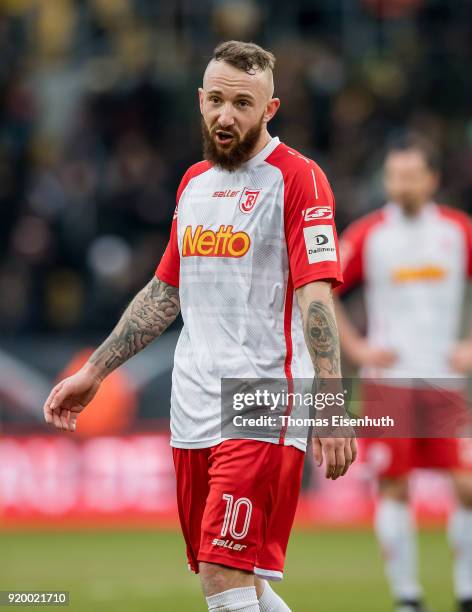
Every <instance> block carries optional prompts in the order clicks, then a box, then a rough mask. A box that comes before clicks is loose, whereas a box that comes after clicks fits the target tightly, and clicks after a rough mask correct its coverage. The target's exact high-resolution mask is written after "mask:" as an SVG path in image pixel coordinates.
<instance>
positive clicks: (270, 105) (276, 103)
mask: <svg viewBox="0 0 472 612" xmlns="http://www.w3.org/2000/svg"><path fill="white" fill-rule="evenodd" d="M279 107H280V100H279V98H272V99H271V100H269V101H268V102H267V105H266V109H265V113H264V121H265V122H266V123H269V121H270V120H271V119H272V117H274V115H275V114H276V112H277V111H278V110H279Z"/></svg>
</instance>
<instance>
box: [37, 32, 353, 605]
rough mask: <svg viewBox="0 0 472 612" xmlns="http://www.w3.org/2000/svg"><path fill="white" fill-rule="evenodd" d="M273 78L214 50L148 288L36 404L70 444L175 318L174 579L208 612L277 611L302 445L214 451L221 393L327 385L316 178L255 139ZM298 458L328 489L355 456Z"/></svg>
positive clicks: (345, 449) (328, 307) (310, 168)
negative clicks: (191, 581)
mask: <svg viewBox="0 0 472 612" xmlns="http://www.w3.org/2000/svg"><path fill="white" fill-rule="evenodd" d="M273 66H274V57H273V56H272V54H270V53H268V52H267V51H265V50H263V49H261V48H260V47H258V46H257V45H254V44H249V43H239V42H235V41H232V42H229V43H223V44H222V45H220V46H219V47H217V49H216V50H215V53H214V56H213V59H212V60H211V61H210V63H209V64H208V66H207V69H206V71H205V75H204V78H203V87H202V88H201V89H200V90H199V96H200V110H201V113H202V116H203V121H202V130H203V141H204V153H205V158H206V161H203V162H200V163H197V164H195V165H194V166H192V167H191V168H189V170H188V171H187V172H186V173H185V175H184V177H183V179H182V182H181V184H180V187H179V189H178V193H177V208H176V212H175V215H174V220H173V224H172V230H171V237H170V241H169V245H168V247H167V249H166V251H165V253H164V256H163V258H162V260H161V262H160V264H159V266H158V268H157V270H156V276H155V278H153V279H152V280H151V281H150V282H149V284H148V285H147V286H146V287H145V288H144V289H143V290H142V291H141V292H140V293H138V295H137V296H136V297H135V298H134V300H133V301H132V302H131V304H130V306H129V307H128V309H127V311H126V312H125V314H124V315H123V317H122V319H121V320H120V322H119V323H118V326H117V327H116V328H115V330H114V331H113V333H112V334H111V335H110V336H109V338H108V339H107V340H105V342H104V343H103V344H102V345H101V346H100V347H99V348H98V350H97V351H96V352H95V353H94V354H93V355H92V357H91V358H90V359H89V361H88V362H87V364H86V365H85V366H84V367H82V368H81V369H80V370H79V372H78V373H77V374H75V375H73V376H72V377H70V378H67V379H65V380H64V381H62V382H61V383H59V385H57V386H56V387H55V388H54V389H53V391H52V392H51V394H50V396H49V398H48V400H47V401H46V404H45V418H46V420H47V421H48V422H49V423H53V424H54V425H55V426H56V427H57V428H58V429H64V430H68V431H74V429H75V426H76V419H77V416H78V414H79V413H80V412H81V411H82V410H83V409H84V407H85V406H86V405H87V404H88V403H89V401H90V400H91V399H92V397H93V396H94V395H95V393H96V392H97V390H98V388H99V386H100V384H101V382H102V380H103V379H104V378H105V377H106V376H107V375H108V374H109V373H110V372H111V371H112V370H114V369H115V368H117V367H118V366H120V365H121V364H123V363H124V362H125V361H126V360H127V359H129V358H130V357H132V356H133V355H134V354H136V353H137V352H138V351H140V350H141V349H143V348H144V347H145V346H146V345H147V344H149V343H150V342H152V341H153V340H154V339H155V338H157V337H158V336H160V335H161V334H162V332H163V331H164V330H165V329H166V328H167V327H168V326H169V325H170V324H171V323H172V322H173V321H174V319H175V318H176V316H177V314H178V313H179V311H180V310H181V312H182V318H183V321H184V327H183V330H182V333H181V335H180V338H179V342H178V345H177V348H176V353H175V364H174V371H173V388H172V406H171V431H172V438H171V445H172V446H173V454H174V463H175V468H176V475H177V497H178V508H179V516H180V521H181V525H182V530H183V533H184V537H185V540H186V543H187V555H188V561H189V566H190V568H191V569H192V570H193V571H194V572H196V573H200V577H201V582H202V586H203V590H204V593H205V596H206V598H207V604H208V609H209V610H219V611H226V610H227V611H229V610H240V611H247V612H253V611H256V610H263V611H266V612H268V611H274V612H276V611H283V610H288V609H289V608H288V607H287V605H286V604H285V603H284V602H283V601H282V600H281V599H280V598H279V597H278V596H277V595H276V594H275V593H274V591H272V589H271V588H270V586H269V585H268V583H267V581H266V579H270V580H280V579H281V578H282V576H283V564H284V558H285V550H286V546H287V542H288V537H289V533H290V530H291V526H292V522H293V518H294V514H295V508H296V505H297V499H298V494H299V489H300V482H301V475H302V467H303V462H304V450H305V447H306V441H305V442H303V441H302V442H300V441H299V440H296V439H290V438H289V437H286V436H285V432H283V431H281V432H280V437H277V438H274V439H273V440H272V442H267V441H261V440H252V439H246V440H236V439H229V440H228V439H226V440H223V439H222V437H221V398H220V395H221V380H222V379H223V378H228V377H231V378H279V379H280V378H282V379H286V380H288V381H291V380H293V377H294V376H297V377H301V378H302V377H303V378H308V377H313V374H314V371H316V374H317V376H319V377H325V378H339V377H340V375H341V373H340V359H339V342H338V335H337V329H336V323H335V319H334V305H333V302H332V297H331V286H332V284H333V285H337V284H339V282H340V281H341V271H340V266H339V259H338V249H337V238H336V230H335V226H334V199H333V195H332V192H331V188H330V186H329V183H328V181H327V179H326V177H325V175H324V174H323V172H322V171H321V169H320V168H319V167H318V166H317V165H316V164H315V163H314V162H313V161H311V160H309V159H307V158H305V157H304V156H302V155H300V154H299V153H297V152H296V151H294V150H293V149H290V148H289V147H287V146H286V145H285V144H282V143H280V141H279V140H278V138H272V137H271V136H270V135H269V133H268V131H267V124H268V122H269V121H270V120H271V119H272V117H273V116H274V115H275V113H276V112H277V109H278V107H279V104H280V101H279V100H278V99H277V98H274V97H273V92H274V86H273V75H272V69H273ZM158 205H159V204H158V202H156V206H158ZM297 302H298V304H297ZM314 449H315V456H316V459H317V461H318V463H320V464H321V462H322V460H323V456H324V458H325V460H326V476H327V477H328V478H332V479H336V478H338V477H339V476H341V475H343V474H344V473H345V472H346V471H347V469H348V467H349V465H350V464H351V463H352V461H354V459H355V456H356V442H355V440H354V439H353V438H352V437H342V434H340V436H339V437H330V438H316V439H315V441H314Z"/></svg>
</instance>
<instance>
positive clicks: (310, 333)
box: [297, 281, 341, 380]
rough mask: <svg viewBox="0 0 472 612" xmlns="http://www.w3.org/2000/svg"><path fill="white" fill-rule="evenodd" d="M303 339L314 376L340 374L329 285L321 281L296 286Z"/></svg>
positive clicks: (320, 377)
mask: <svg viewBox="0 0 472 612" xmlns="http://www.w3.org/2000/svg"><path fill="white" fill-rule="evenodd" d="M297 298H298V303H299V305H300V309H301V312H302V318H303V333H304V335H305V342H306V345H307V347H308V351H309V353H310V356H311V360H312V362H313V367H314V368H315V374H316V377H317V378H319V379H321V380H322V379H324V378H339V377H340V376H341V359H340V350H339V337H338V329H337V326H336V318H335V315H334V304H333V297H332V293H331V285H330V284H329V283H326V282H323V281H320V282H315V283H309V284H308V285H304V286H303V287H300V289H298V290H297Z"/></svg>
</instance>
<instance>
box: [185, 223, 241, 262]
mask: <svg viewBox="0 0 472 612" xmlns="http://www.w3.org/2000/svg"><path fill="white" fill-rule="evenodd" d="M250 246H251V239H250V238H249V236H248V234H246V232H234V231H233V226H232V225H227V226H226V227H225V226H224V225H220V228H219V230H218V231H217V232H215V231H213V230H211V229H207V230H204V229H203V225H198V226H197V227H196V228H195V231H192V226H191V225H187V227H186V228H185V233H184V238H183V242H182V256H183V257H198V256H200V257H242V256H243V255H245V254H246V253H247V252H248V251H249V247H250Z"/></svg>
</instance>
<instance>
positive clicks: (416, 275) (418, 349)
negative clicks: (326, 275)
mask: <svg viewBox="0 0 472 612" xmlns="http://www.w3.org/2000/svg"><path fill="white" fill-rule="evenodd" d="M341 259H342V264H343V275H344V284H343V286H342V287H340V289H339V291H340V292H341V293H342V292H346V291H349V290H350V289H352V288H354V287H355V286H357V285H360V284H363V285H364V290H365V291H364V293H365V303H366V310H367V322H368V331H367V334H368V338H369V340H370V342H371V343H372V344H374V345H376V346H378V347H381V348H387V349H390V350H393V351H394V352H395V354H396V355H397V361H396V362H395V364H394V365H393V366H392V367H391V368H388V369H384V370H382V371H380V370H375V371H373V370H371V369H370V370H368V371H365V372H364V375H366V376H372V377H389V378H390V377H393V378H399V379H407V378H412V377H415V378H437V379H441V378H450V377H451V376H454V372H453V371H452V370H451V368H450V365H449V356H450V354H451V348H452V345H453V344H454V342H455V341H456V340H457V337H458V334H459V332H460V324H461V314H462V309H463V303H464V291H465V287H466V282H467V279H471V278H472V222H471V219H470V218H469V217H468V216H467V215H466V214H465V213H463V212H461V211H459V210H455V209H453V208H449V207H447V206H440V205H438V204H434V203H430V204H427V205H426V206H425V207H424V208H423V209H422V211H421V212H420V213H419V214H418V215H417V216H415V217H412V218H409V217H406V216H405V215H404V214H403V213H402V210H401V208H400V206H398V205H397V204H395V203H393V202H391V203H388V204H386V205H385V206H384V207H382V208H381V209H380V210H377V211H375V212H373V213H371V214H369V215H366V216H365V217H362V218H361V219H358V220H357V221H355V222H354V223H353V224H352V225H351V226H349V227H348V228H347V229H346V230H345V232H344V233H343V235H342V237H341Z"/></svg>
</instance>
